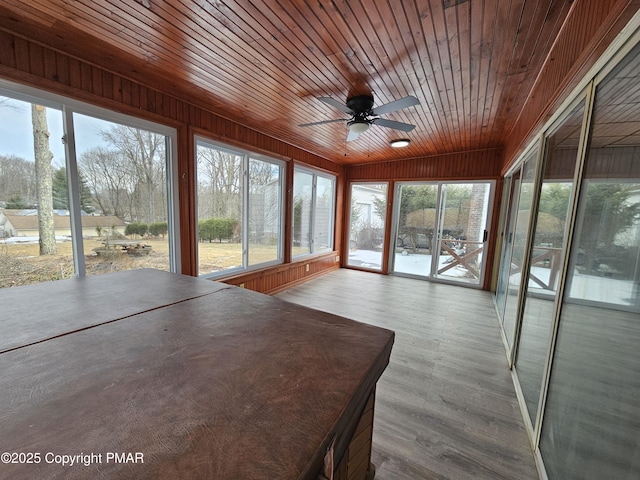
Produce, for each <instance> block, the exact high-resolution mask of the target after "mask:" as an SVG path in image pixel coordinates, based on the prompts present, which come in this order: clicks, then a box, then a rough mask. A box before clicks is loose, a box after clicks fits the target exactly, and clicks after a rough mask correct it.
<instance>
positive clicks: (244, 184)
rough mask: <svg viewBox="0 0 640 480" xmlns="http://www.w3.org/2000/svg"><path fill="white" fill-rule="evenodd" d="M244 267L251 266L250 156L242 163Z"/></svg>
mask: <svg viewBox="0 0 640 480" xmlns="http://www.w3.org/2000/svg"><path fill="white" fill-rule="evenodd" d="M242 175H243V177H242V267H243V268H247V267H248V266H249V155H244V157H243V161H242Z"/></svg>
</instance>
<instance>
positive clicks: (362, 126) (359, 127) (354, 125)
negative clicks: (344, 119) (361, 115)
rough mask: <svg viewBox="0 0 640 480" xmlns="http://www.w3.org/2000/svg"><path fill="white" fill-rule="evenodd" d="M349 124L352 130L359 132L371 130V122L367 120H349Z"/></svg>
mask: <svg viewBox="0 0 640 480" xmlns="http://www.w3.org/2000/svg"><path fill="white" fill-rule="evenodd" d="M347 126H348V127H349V131H350V132H352V133H357V134H361V133H364V132H366V131H367V130H369V124H368V123H367V122H361V121H357V120H354V121H353V122H349V123H348V124H347Z"/></svg>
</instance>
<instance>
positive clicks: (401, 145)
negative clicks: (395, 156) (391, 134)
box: [390, 138, 411, 148]
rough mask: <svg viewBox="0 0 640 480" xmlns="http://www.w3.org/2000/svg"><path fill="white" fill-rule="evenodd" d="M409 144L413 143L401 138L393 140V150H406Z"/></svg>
mask: <svg viewBox="0 0 640 480" xmlns="http://www.w3.org/2000/svg"><path fill="white" fill-rule="evenodd" d="M409 143H411V141H410V140H409V139H408V138H399V139H397V140H391V143H390V145H391V146H392V147H393V148H404V147H408V146H409Z"/></svg>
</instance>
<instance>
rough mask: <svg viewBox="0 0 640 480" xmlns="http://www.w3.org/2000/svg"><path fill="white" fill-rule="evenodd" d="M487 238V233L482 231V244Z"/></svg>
mask: <svg viewBox="0 0 640 480" xmlns="http://www.w3.org/2000/svg"><path fill="white" fill-rule="evenodd" d="M487 238H489V232H487V231H486V230H485V231H484V233H483V234H482V242H483V243H484V242H486V241H487Z"/></svg>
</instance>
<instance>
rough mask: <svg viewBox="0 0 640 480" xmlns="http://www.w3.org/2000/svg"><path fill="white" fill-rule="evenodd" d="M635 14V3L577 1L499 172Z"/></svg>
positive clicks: (510, 136)
mask: <svg viewBox="0 0 640 480" xmlns="http://www.w3.org/2000/svg"><path fill="white" fill-rule="evenodd" d="M639 8H640V1H639V0H580V1H575V2H574V3H573V5H572V7H571V12H570V13H569V15H568V16H567V20H566V22H565V24H564V26H563V28H562V30H561V32H560V34H559V35H558V38H557V39H556V42H555V43H554V45H553V48H552V49H551V52H550V53H549V55H548V57H547V61H546V62H545V65H544V67H543V68H542V71H541V72H540V75H539V76H538V78H537V80H536V82H535V84H534V86H533V88H532V90H531V92H530V93H529V96H528V98H527V101H526V102H525V105H524V108H523V109H522V110H521V113H520V116H519V117H518V118H517V119H514V121H513V122H512V123H511V125H512V126H513V127H512V130H511V132H510V134H508V135H506V136H505V138H508V141H507V143H506V144H505V148H504V160H505V164H504V165H503V172H506V170H507V168H508V167H509V165H510V164H511V163H512V162H513V161H514V160H515V158H516V157H517V156H518V155H519V154H520V153H521V152H522V151H523V149H524V148H525V147H526V146H527V145H528V144H529V142H530V141H531V140H532V139H533V136H534V135H535V134H536V133H537V132H538V131H539V130H540V128H541V127H542V126H543V125H544V123H545V122H546V121H547V120H548V119H549V118H550V117H551V116H552V115H553V114H554V113H555V111H556V110H557V109H558V108H559V106H560V104H561V103H562V102H563V101H564V100H565V99H566V97H567V96H568V95H569V94H570V93H571V91H572V90H573V89H575V88H576V86H577V85H578V83H579V82H580V81H581V80H582V79H583V77H584V76H585V75H586V74H587V73H588V71H589V69H591V67H593V66H594V65H595V63H596V61H597V60H598V58H599V57H600V56H601V55H602V54H603V53H604V51H605V50H606V48H607V47H608V46H609V45H610V43H611V42H612V41H613V39H614V38H615V37H616V35H618V33H620V31H621V30H622V28H624V26H625V25H626V24H627V23H628V22H629V20H630V19H631V18H632V17H633V15H634V14H636V13H637V11H638V9H639Z"/></svg>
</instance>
